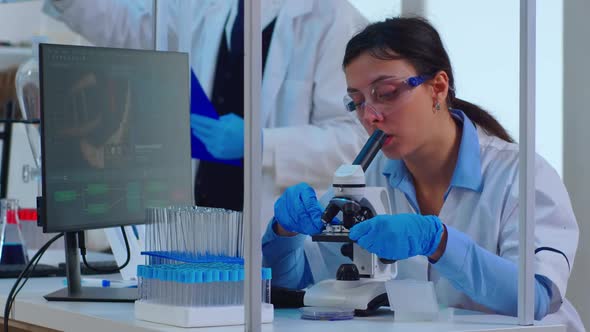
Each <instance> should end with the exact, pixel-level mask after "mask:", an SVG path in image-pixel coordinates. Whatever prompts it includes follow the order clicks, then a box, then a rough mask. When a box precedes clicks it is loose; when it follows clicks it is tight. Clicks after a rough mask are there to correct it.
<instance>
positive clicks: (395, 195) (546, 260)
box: [263, 18, 584, 332]
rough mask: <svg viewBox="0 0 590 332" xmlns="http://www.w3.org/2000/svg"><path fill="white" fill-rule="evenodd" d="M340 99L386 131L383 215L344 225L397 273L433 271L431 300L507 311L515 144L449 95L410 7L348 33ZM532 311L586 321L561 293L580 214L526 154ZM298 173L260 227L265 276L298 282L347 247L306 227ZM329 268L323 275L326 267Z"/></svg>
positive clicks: (511, 284) (423, 275) (313, 211)
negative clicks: (316, 240) (531, 173)
mask: <svg viewBox="0 0 590 332" xmlns="http://www.w3.org/2000/svg"><path fill="white" fill-rule="evenodd" d="M343 66H344V71H345V75H346V79H347V85H348V88H347V91H348V93H347V95H346V97H345V100H346V107H347V108H348V109H349V110H350V111H354V112H356V113H357V115H358V117H359V118H360V119H361V122H362V123H363V125H364V127H365V129H366V130H367V131H368V132H369V133H372V132H373V131H374V130H375V129H380V130H382V131H383V132H385V133H386V135H387V139H386V141H385V143H384V145H383V147H382V149H381V153H380V155H379V156H378V157H377V158H376V159H375V160H374V161H373V163H372V165H371V167H370V168H369V169H368V170H367V176H366V179H367V185H369V186H380V187H386V188H387V190H388V192H389V196H390V203H391V211H393V214H391V215H379V216H376V217H375V218H371V219H369V220H367V221H364V222H361V223H358V224H357V225H355V226H353V227H352V228H351V229H350V233H349V237H350V239H351V240H352V241H355V242H356V243H357V244H358V245H359V246H361V247H363V248H364V249H366V250H368V251H369V252H372V253H374V254H376V255H378V256H379V257H382V258H387V259H395V260H398V262H397V264H398V275H397V277H398V278H401V279H406V278H413V279H418V280H431V281H433V283H434V285H435V290H436V293H437V298H438V301H439V303H440V304H441V305H444V306H450V307H459V308H465V309H471V310H479V311H484V312H490V313H500V314H505V315H516V314H517V296H518V291H517V276H518V269H517V261H518V244H519V243H518V217H519V213H518V210H519V204H518V203H519V196H518V177H519V173H518V171H519V168H518V145H517V144H515V143H514V142H513V141H512V139H511V138H510V136H509V135H508V134H507V133H506V131H505V130H504V128H503V127H502V126H501V125H500V124H499V123H498V122H497V121H496V120H495V119H494V118H493V117H492V116H491V115H490V114H489V113H487V112H485V111H484V110H482V109H481V108H479V107H477V106H476V105H473V104H470V103H468V102H465V101H463V100H461V99H459V98H457V97H456V95H455V93H456V92H455V89H454V87H455V82H454V78H453V71H452V68H451V63H450V60H449V57H448V55H447V53H446V51H445V49H444V47H443V44H442V41H441V40H440V37H439V35H438V33H437V31H436V30H435V29H434V28H433V27H432V26H431V25H430V24H429V23H428V22H426V21H425V20H422V19H420V18H394V19H389V20H386V21H384V22H378V23H375V24H371V25H370V26H368V27H367V28H366V29H364V30H363V31H362V32H361V33H359V34H358V35H356V36H355V37H353V38H352V39H351V41H350V42H349V43H348V45H347V49H346V54H345V57H344V61H343ZM535 186H536V192H535V221H536V224H535V262H534V264H535V265H534V266H535V285H534V287H535V318H536V319H545V320H547V321H551V322H559V323H563V324H566V325H567V326H568V331H572V332H573V331H583V330H584V328H583V326H582V323H581V321H580V318H579V316H578V314H577V313H576V311H575V309H574V308H573V306H572V305H571V304H570V303H569V302H568V301H567V300H566V299H565V293H566V289H567V282H568V279H569V275H570V272H571V269H572V266H573V262H574V257H575V253H576V248H577V243H578V226H577V223H576V219H575V216H574V214H573V211H572V207H571V204H570V200H569V197H568V194H567V191H566V190H565V187H564V185H563V183H562V181H561V179H560V178H559V176H558V174H557V173H556V172H555V170H554V169H553V168H552V167H551V166H550V165H549V164H548V163H547V162H546V161H545V160H544V159H543V158H541V157H540V156H537V158H536V163H535ZM315 197H316V196H315V194H314V191H313V189H311V188H310V187H309V186H307V185H306V184H299V185H297V186H294V187H290V188H288V189H287V190H286V191H285V193H284V194H283V195H282V196H281V198H279V200H278V201H277V202H276V204H275V217H274V218H273V220H272V221H271V222H270V223H269V227H268V228H267V231H266V233H265V235H264V238H263V254H264V261H265V264H266V265H267V266H271V267H272V268H273V285H276V286H283V287H289V288H303V287H306V286H307V285H309V284H311V283H313V282H317V281H319V280H321V279H322V278H323V277H325V274H322V273H321V272H322V271H320V269H318V266H319V267H321V264H316V262H317V260H318V257H317V256H318V254H317V253H318V252H321V253H322V254H323V255H321V256H322V257H320V258H321V259H323V261H324V264H325V266H326V268H327V270H329V271H330V272H331V273H333V272H334V271H335V269H336V268H337V266H338V265H339V264H341V263H343V262H345V261H346V260H347V259H345V258H343V257H342V255H340V253H339V250H335V249H338V247H335V246H333V245H332V244H330V243H320V250H316V251H315V253H314V252H313V251H312V250H311V248H313V246H314V244H313V243H309V242H306V241H307V240H308V238H309V237H308V236H306V235H303V234H317V233H319V232H321V230H322V226H323V225H322V221H321V220H320V216H321V213H322V208H321V205H320V204H319V202H318V201H317V199H316V198H315ZM334 276H335V274H333V275H331V276H330V277H332V278H334Z"/></svg>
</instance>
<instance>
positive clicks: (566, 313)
mask: <svg viewBox="0 0 590 332" xmlns="http://www.w3.org/2000/svg"><path fill="white" fill-rule="evenodd" d="M478 138H479V144H480V155H481V171H482V176H483V179H482V180H483V190H482V192H481V193H477V192H474V191H470V190H467V189H462V188H456V187H455V188H453V189H452V190H451V191H450V192H449V195H448V196H447V198H446V200H445V202H444V204H443V207H442V209H441V211H440V214H439V218H440V219H441V220H442V221H443V222H444V223H445V224H447V225H450V226H452V227H454V228H455V229H457V230H459V231H461V232H463V233H464V234H466V235H467V236H469V237H470V238H471V239H473V240H474V241H475V242H476V243H477V244H478V245H479V246H481V247H482V248H484V249H486V250H488V251H490V252H492V253H495V254H497V255H500V256H501V257H504V258H506V259H509V260H510V261H512V262H514V263H515V264H518V240H519V239H518V217H519V215H518V146H517V145H516V144H510V143H507V142H505V141H502V140H500V139H499V138H497V137H493V136H489V135H487V134H485V133H484V132H483V131H482V130H481V129H480V128H478ZM387 160H388V159H387V158H386V157H385V156H384V155H383V154H382V153H379V154H378V156H377V157H376V158H375V160H374V161H373V163H372V164H371V166H370V167H369V169H368V170H367V174H366V179H367V185H368V186H377V187H386V188H387V189H388V192H389V196H390V203H391V209H392V213H393V214H398V213H415V211H414V210H413V208H412V206H411V205H410V203H409V202H408V200H407V199H406V197H405V195H404V193H402V192H401V191H400V190H397V189H394V188H392V187H391V186H390V185H389V184H388V182H387V179H386V178H385V176H384V175H383V174H382V170H383V169H384V166H385V164H386V162H387ZM535 173H536V174H535V179H536V183H535V185H536V204H535V219H536V224H535V248H539V247H551V248H555V249H558V250H560V251H561V252H563V253H564V254H565V255H566V256H567V258H568V259H569V263H570V264H571V265H572V266H573V263H574V258H575V254H576V248H577V244H578V231H579V230H578V225H577V222H576V218H575V216H574V213H573V210H572V207H571V204H570V200H569V196H568V194H567V191H566V189H565V186H564V185H563V183H562V181H561V179H560V178H559V175H558V174H557V173H556V172H555V170H554V169H553V168H552V167H551V166H550V165H549V164H548V163H547V162H546V161H545V160H544V159H542V158H541V157H540V156H538V157H537V160H536V165H535ZM328 195H329V193H328V194H326V196H328ZM322 201H323V202H326V201H327V197H322ZM304 248H305V252H306V256H307V257H308V261H309V264H310V267H311V269H312V274H313V275H314V279H316V280H317V278H316V276H321V277H320V278H322V277H324V276H325V275H326V273H328V274H331V275H332V278H333V276H334V275H335V271H336V269H337V267H338V266H339V264H341V263H343V262H344V260H345V259H343V258H342V255H341V254H340V251H339V250H338V246H334V245H333V244H330V243H320V244H319V245H317V244H316V243H315V242H314V243H312V242H310V241H306V243H305V247H304ZM320 253H322V254H321V255H322V256H321V257H320V259H319V262H318V261H317V260H316V261H314V257H318V255H320ZM322 264H325V266H326V270H327V271H326V270H324V271H322V270H321V269H318V268H317V267H318V266H320V267H321V265H322ZM397 264H398V266H397V268H398V269H397V276H396V278H399V279H417V280H431V281H433V282H434V285H435V290H436V294H437V298H438V301H439V304H441V305H444V306H449V307H457V308H463V309H469V310H477V311H483V312H491V311H490V310H489V309H488V308H486V307H484V306H482V305H479V304H477V303H475V302H473V301H472V300H471V299H469V298H468V297H467V296H466V295H464V294H463V293H461V292H460V291H458V290H457V289H455V288H454V287H453V286H452V285H451V283H450V282H449V281H448V280H447V279H445V278H443V277H441V276H440V275H439V274H438V273H437V271H436V269H434V268H432V266H431V265H430V264H429V263H428V260H427V258H426V257H424V256H417V257H413V258H411V259H407V260H403V261H398V262H397ZM534 264H535V273H536V274H541V275H543V276H545V277H547V278H549V279H550V280H551V281H552V283H553V286H554V287H553V293H554V295H556V296H557V297H554V298H553V299H552V304H555V302H554V301H560V300H563V304H562V305H561V307H560V308H559V310H558V311H557V312H555V313H553V314H550V315H547V316H546V317H545V318H544V320H547V321H551V322H556V323H560V324H565V325H567V330H568V331H569V332H580V331H584V327H583V325H582V322H581V320H580V317H579V316H578V314H577V312H576V310H575V309H574V308H573V306H572V305H571V304H570V302H569V301H567V300H566V299H565V294H566V289H567V282H568V279H569V275H570V272H571V271H570V267H569V266H568V263H567V261H566V260H565V259H564V257H563V256H562V255H561V254H558V253H555V252H552V251H539V252H538V253H537V254H535V262H534ZM314 267H315V269H314ZM557 303H558V302H557Z"/></svg>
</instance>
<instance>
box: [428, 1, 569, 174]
mask: <svg viewBox="0 0 590 332" xmlns="http://www.w3.org/2000/svg"><path fill="white" fill-rule="evenodd" d="M519 6H520V3H519V2H518V1H513V0H496V1H470V0H445V1H427V5H426V16H427V17H428V19H430V20H431V22H432V23H433V24H434V25H435V27H436V28H437V29H438V31H439V32H440V34H441V37H442V39H443V41H444V43H445V47H446V48H447V51H448V52H449V56H450V58H451V62H452V65H453V67H454V70H455V81H456V85H457V86H456V87H457V96H458V97H460V98H462V99H465V100H467V101H470V102H473V103H475V104H478V105H480V106H482V107H483V108H484V109H486V110H488V111H489V112H490V113H492V114H493V115H494V116H495V117H496V118H497V119H498V121H500V123H501V124H502V125H503V126H504V127H505V128H506V129H507V130H508V131H509V132H510V134H511V135H512V136H513V137H514V138H515V139H516V140H518V132H519V130H518V126H519V96H518V93H519V17H520V16H519ZM562 13H563V1H560V0H539V1H537V54H536V55H537V85H536V88H537V98H536V106H537V110H536V111H537V113H536V118H537V121H536V122H537V128H536V130H537V135H536V140H537V142H536V145H537V152H538V153H539V154H540V155H542V156H543V157H544V158H545V159H547V160H548V161H549V163H550V164H551V165H552V166H553V167H554V168H555V169H556V170H557V172H558V173H559V174H560V175H561V174H563V171H562V169H563V157H562V154H563V130H562V123H563V106H562V105H563V91H562V86H563V81H562V76H563V55H562V49H563V37H562V32H563V17H562Z"/></svg>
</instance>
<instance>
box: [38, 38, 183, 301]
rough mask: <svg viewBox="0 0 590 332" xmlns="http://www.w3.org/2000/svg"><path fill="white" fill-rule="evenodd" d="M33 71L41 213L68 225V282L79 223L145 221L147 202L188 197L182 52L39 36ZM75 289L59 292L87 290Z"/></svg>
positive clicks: (54, 223)
mask: <svg viewBox="0 0 590 332" xmlns="http://www.w3.org/2000/svg"><path fill="white" fill-rule="evenodd" d="M39 78H40V95H41V138H42V139H41V147H42V199H41V200H40V201H39V205H40V206H39V211H40V223H41V226H42V227H43V231H44V232H65V235H66V247H67V248H66V263H67V265H68V266H69V267H68V270H67V271H68V288H71V287H70V284H76V283H79V254H78V250H77V243H76V236H75V235H76V233H77V232H79V231H82V230H88V229H96V228H107V227H113V226H124V225H132V224H141V223H144V221H145V209H146V208H149V207H158V206H169V205H179V204H192V202H193V197H192V195H193V190H192V181H191V179H192V176H191V159H190V151H191V150H190V122H189V86H188V84H189V69H188V57H187V54H185V53H176V52H159V51H146V50H131V49H117V48H102V47H85V46H71V45H54V44H41V45H40V47H39ZM73 260H75V261H76V262H72V261H73ZM70 270H72V271H70ZM76 272H77V273H78V280H75V279H76V276H73V279H74V280H69V279H70V275H69V274H70V273H71V274H75V273H76ZM75 286H76V285H73V287H74V288H76V287H75ZM78 288H80V287H79V286H78ZM80 289H81V290H80V292H78V290H77V289H69V292H66V293H67V294H65V295H66V296H65V297H66V298H64V299H63V300H68V299H69V300H78V301H86V300H88V299H87V298H85V296H84V294H83V293H84V292H85V289H83V288H80ZM104 291H105V290H104V289H103V290H101V294H102V297H105V296H106V297H107V299H105V300H110V299H108V297H109V295H104ZM72 293H80V294H72ZM61 295H64V294H63V293H62V294H61ZM92 296H94V295H92ZM46 298H47V297H46ZM95 300H99V301H100V300H101V299H100V298H99V299H95Z"/></svg>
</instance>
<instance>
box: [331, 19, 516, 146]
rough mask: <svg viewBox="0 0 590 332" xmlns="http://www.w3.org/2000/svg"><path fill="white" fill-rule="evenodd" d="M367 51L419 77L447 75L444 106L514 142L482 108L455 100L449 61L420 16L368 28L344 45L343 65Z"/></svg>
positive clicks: (428, 25) (377, 23) (429, 25)
mask: <svg viewBox="0 0 590 332" xmlns="http://www.w3.org/2000/svg"><path fill="white" fill-rule="evenodd" d="M365 52H368V53H369V54H370V55H371V56H373V57H375V58H377V59H381V60H398V59H404V60H406V61H408V62H409V63H410V64H412V66H414V68H415V69H416V70H417V71H418V74H421V75H424V74H427V75H428V74H436V73H437V72H439V71H441V70H442V71H444V72H446V74H447V76H448V77H449V92H448V95H447V100H446V101H447V105H448V106H449V107H452V108H456V109H460V110H462V111H463V112H464V113H465V114H466V115H467V116H468V117H469V118H470V119H471V120H472V121H473V122H475V123H476V124H477V125H479V126H480V127H482V128H483V130H484V131H485V132H486V133H488V134H489V135H494V136H497V137H499V138H501V139H503V140H505V141H507V142H514V140H513V139H512V137H510V135H509V134H508V132H507V131H506V129H504V127H502V125H501V124H500V123H499V122H498V121H497V120H496V119H495V118H494V117H493V116H492V115H491V114H490V113H488V112H486V111H484V110H483V109H482V108H481V107H479V106H477V105H475V104H472V103H470V102H467V101H465V100H461V99H459V98H457V97H455V80H454V77H453V68H452V67H451V61H450V60H449V56H448V54H447V52H446V51H445V48H444V46H443V44H442V41H441V39H440V36H439V34H438V32H437V31H436V29H434V27H433V26H432V25H431V24H430V23H429V22H428V21H427V20H426V19H424V18H421V17H394V18H390V19H386V20H385V21H382V22H376V23H372V24H370V25H368V26H367V27H366V28H365V29H363V30H362V31H361V32H359V33H358V34H357V35H355V36H354V37H352V39H351V40H350V41H349V42H348V44H347V45H346V52H345V54H344V60H343V62H342V66H343V67H346V66H348V65H349V64H350V63H351V62H352V61H353V60H354V59H356V58H357V57H359V56H360V55H361V54H363V53H365Z"/></svg>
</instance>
